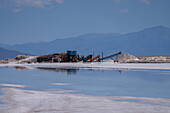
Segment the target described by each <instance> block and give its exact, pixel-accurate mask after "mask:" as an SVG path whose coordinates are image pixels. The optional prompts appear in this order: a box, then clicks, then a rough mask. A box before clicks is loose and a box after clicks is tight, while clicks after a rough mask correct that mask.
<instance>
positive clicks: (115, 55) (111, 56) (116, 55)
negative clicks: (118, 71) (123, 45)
mask: <svg viewBox="0 0 170 113" xmlns="http://www.w3.org/2000/svg"><path fill="white" fill-rule="evenodd" d="M120 54H122V52H121V51H120V52H118V53H116V54H113V55H110V56H107V57H102V58H99V59H98V61H99V62H100V61H103V60H106V59H109V58H111V59H113V57H118V55H120Z"/></svg>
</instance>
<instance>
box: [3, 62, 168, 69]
mask: <svg viewBox="0 0 170 113" xmlns="http://www.w3.org/2000/svg"><path fill="white" fill-rule="evenodd" d="M0 66H1V67H15V66H20V67H26V68H30V69H31V68H38V67H44V68H128V69H170V63H134V64H133V63H124V64H123V63H120V64H119V63H113V62H94V63H33V64H16V63H9V64H0Z"/></svg>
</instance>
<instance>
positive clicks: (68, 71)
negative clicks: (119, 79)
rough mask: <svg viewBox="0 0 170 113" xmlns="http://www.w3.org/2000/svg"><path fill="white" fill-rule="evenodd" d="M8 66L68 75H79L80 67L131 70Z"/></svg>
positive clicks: (125, 69) (92, 70) (120, 71)
mask: <svg viewBox="0 0 170 113" xmlns="http://www.w3.org/2000/svg"><path fill="white" fill-rule="evenodd" d="M6 67H7V68H15V69H16V70H19V71H20V70H31V69H40V70H48V71H54V72H61V73H66V74H67V75H77V72H78V71H79V70H80V69H85V70H88V71H91V72H94V71H95V70H101V71H102V72H104V71H106V70H114V71H118V72H119V73H120V74H121V73H122V72H123V71H127V70H129V69H128V68H124V69H116V68H95V67H94V68H92V67H86V68H79V67H74V68H71V67H70V68H65V67H64V68H61V67H60V68H51V67H34V68H33V67H32V68H31V67H23V66H6Z"/></svg>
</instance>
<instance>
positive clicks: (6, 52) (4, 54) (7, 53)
mask: <svg viewBox="0 0 170 113" xmlns="http://www.w3.org/2000/svg"><path fill="white" fill-rule="evenodd" d="M0 53H1V54H0V59H6V58H13V57H16V56H17V55H29V54H25V53H21V52H18V51H15V50H6V49H4V48H1V47H0Z"/></svg>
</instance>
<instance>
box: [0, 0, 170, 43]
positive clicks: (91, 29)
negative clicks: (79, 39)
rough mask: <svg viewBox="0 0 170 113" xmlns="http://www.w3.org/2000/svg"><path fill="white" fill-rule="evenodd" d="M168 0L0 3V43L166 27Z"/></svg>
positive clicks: (12, 0) (11, 0)
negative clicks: (159, 26)
mask: <svg viewBox="0 0 170 113" xmlns="http://www.w3.org/2000/svg"><path fill="white" fill-rule="evenodd" d="M169 20H170V0H0V43H6V44H20V43H27V42H38V41H52V40H55V39H57V38H67V37H74V36H78V35H82V34H86V33H129V32H135V31H140V30H142V29H144V28H147V27H154V26H157V25H163V26H166V27H170V21H169Z"/></svg>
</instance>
